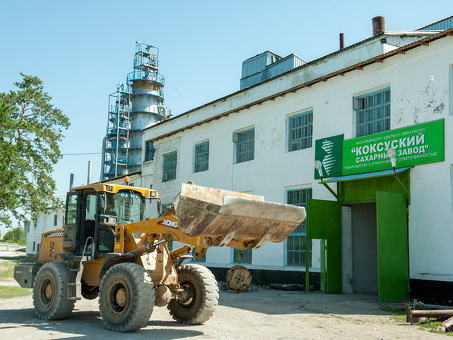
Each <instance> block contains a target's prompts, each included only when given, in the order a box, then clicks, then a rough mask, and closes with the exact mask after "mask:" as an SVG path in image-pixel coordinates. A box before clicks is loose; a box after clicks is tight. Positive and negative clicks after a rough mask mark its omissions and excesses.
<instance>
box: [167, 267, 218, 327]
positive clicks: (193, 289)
mask: <svg viewBox="0 0 453 340" xmlns="http://www.w3.org/2000/svg"><path fill="white" fill-rule="evenodd" d="M178 280H179V284H180V286H181V288H183V289H184V293H183V294H182V295H181V296H180V298H179V299H177V300H171V301H170V303H169V304H168V305H167V308H168V310H169V311H170V315H171V316H172V317H173V319H174V320H176V321H177V322H179V323H185V324H200V323H203V322H205V321H206V320H208V319H209V318H210V317H211V316H212V315H213V314H214V311H215V309H216V307H217V305H218V303H219V288H218V286H217V281H216V279H215V277H214V275H213V274H212V273H211V271H210V270H209V269H208V268H206V267H204V266H200V265H198V264H192V263H191V264H186V265H184V266H180V267H179V268H178Z"/></svg>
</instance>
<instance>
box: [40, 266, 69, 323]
mask: <svg viewBox="0 0 453 340" xmlns="http://www.w3.org/2000/svg"><path fill="white" fill-rule="evenodd" d="M69 276H70V271H69V269H68V266H67V265H66V263H63V262H48V263H45V264H44V265H43V266H42V267H41V268H40V269H39V271H38V273H37V274H36V279H35V283H34V286H33V306H34V308H35V313H36V316H37V317H38V318H40V319H43V320H61V319H65V318H67V317H68V316H69V315H70V314H71V312H72V310H73V309H74V303H75V301H73V300H68V299H67V283H68V282H69Z"/></svg>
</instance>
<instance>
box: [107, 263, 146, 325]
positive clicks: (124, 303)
mask: <svg viewBox="0 0 453 340" xmlns="http://www.w3.org/2000/svg"><path fill="white" fill-rule="evenodd" d="M153 308H154V286H153V282H152V280H151V277H150V276H149V274H148V272H147V271H146V270H145V269H144V268H143V267H142V266H140V265H138V264H135V263H129V262H125V263H119V264H116V265H114V266H113V267H111V268H110V269H109V270H108V271H107V272H106V273H105V275H104V277H103V278H102V282H101V289H100V293H99V310H100V312H101V317H102V321H103V322H104V324H105V325H106V327H107V328H108V329H110V330H112V331H116V332H134V331H136V330H139V329H140V328H142V327H144V326H146V324H147V323H148V321H149V319H150V317H151V314H152V312H153Z"/></svg>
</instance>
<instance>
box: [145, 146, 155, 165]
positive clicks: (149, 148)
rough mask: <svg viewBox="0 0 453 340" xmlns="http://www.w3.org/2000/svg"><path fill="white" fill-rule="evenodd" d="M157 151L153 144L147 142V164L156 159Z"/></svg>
mask: <svg viewBox="0 0 453 340" xmlns="http://www.w3.org/2000/svg"><path fill="white" fill-rule="evenodd" d="M155 153H156V149H154V143H153V142H148V141H147V142H145V162H147V161H152V160H153V159H154V154H155Z"/></svg>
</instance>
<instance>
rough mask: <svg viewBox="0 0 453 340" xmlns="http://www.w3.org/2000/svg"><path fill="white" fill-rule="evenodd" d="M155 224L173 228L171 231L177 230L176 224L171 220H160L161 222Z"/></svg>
mask: <svg viewBox="0 0 453 340" xmlns="http://www.w3.org/2000/svg"><path fill="white" fill-rule="evenodd" d="M157 224H160V225H164V226H166V227H170V228H173V229H176V228H178V222H176V221H171V220H162V221H160V222H159V223H157Z"/></svg>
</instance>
